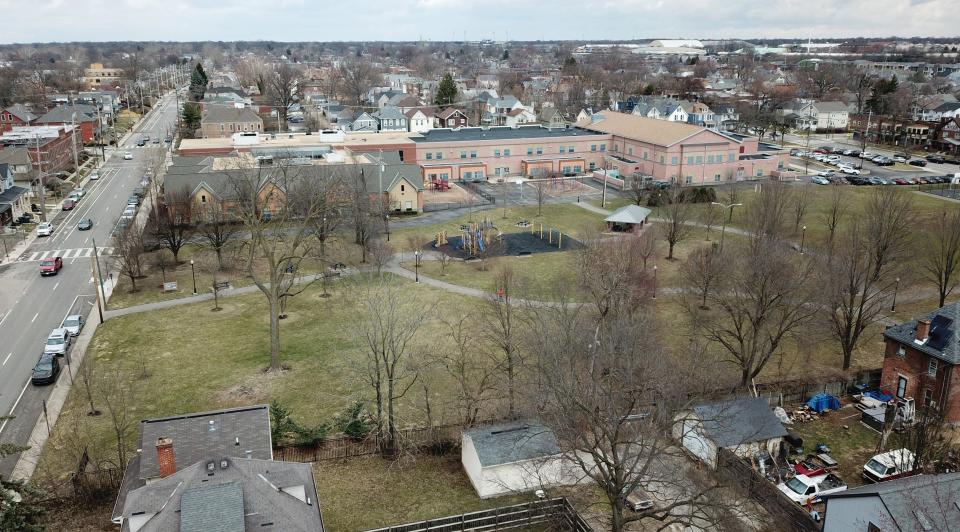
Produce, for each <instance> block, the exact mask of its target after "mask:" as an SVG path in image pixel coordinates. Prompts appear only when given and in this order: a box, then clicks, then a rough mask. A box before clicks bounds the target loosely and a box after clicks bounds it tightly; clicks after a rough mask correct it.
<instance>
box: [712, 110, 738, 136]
mask: <svg viewBox="0 0 960 532" xmlns="http://www.w3.org/2000/svg"><path fill="white" fill-rule="evenodd" d="M739 124H740V112H739V111H737V106H736V105H733V104H729V103H721V104H717V105H714V106H713V127H714V128H716V129H719V130H721V131H733V130H735V129H737V126H738V125H739Z"/></svg>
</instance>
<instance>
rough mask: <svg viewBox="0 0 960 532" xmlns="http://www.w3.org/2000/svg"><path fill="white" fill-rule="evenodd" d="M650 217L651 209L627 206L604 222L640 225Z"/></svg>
mask: <svg viewBox="0 0 960 532" xmlns="http://www.w3.org/2000/svg"><path fill="white" fill-rule="evenodd" d="M647 216H650V209H648V208H646V207H640V206H638V205H625V206H623V207H620V208H619V209H617V210H616V211H614V212H613V214H611V215H610V216H607V217H606V218H605V219H604V220H603V221H605V222H613V223H618V224H639V223H641V222H643V221H645V220H646V219H647Z"/></svg>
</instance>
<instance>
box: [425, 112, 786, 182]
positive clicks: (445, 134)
mask: <svg viewBox="0 0 960 532" xmlns="http://www.w3.org/2000/svg"><path fill="white" fill-rule="evenodd" d="M410 140H412V141H413V142H414V143H415V145H416V162H417V164H418V165H420V167H421V168H422V169H423V177H424V181H426V182H428V183H429V182H431V181H437V180H439V181H447V180H453V181H464V180H465V181H471V180H481V179H486V178H491V177H492V178H496V177H506V176H528V177H545V176H551V175H582V174H584V173H587V172H590V171H592V170H598V169H602V168H608V169H617V170H618V171H619V173H620V175H632V174H633V173H635V172H639V173H641V174H644V175H646V176H651V177H652V178H653V179H654V180H657V181H669V182H679V183H681V184H683V185H704V184H715V183H723V182H729V181H737V180H743V179H747V178H750V177H759V176H769V175H771V174H773V173H775V172H778V171H782V170H783V169H784V166H783V165H784V161H783V156H782V154H783V151H782V150H780V149H779V148H777V147H775V146H771V145H767V144H761V143H760V142H759V141H758V139H757V138H756V137H746V136H741V135H733V134H729V133H720V132H717V131H714V130H710V129H706V128H703V127H699V126H694V125H690V124H684V123H678V122H668V121H665V120H656V119H652V118H645V117H639V116H633V115H628V114H624V113H617V112H614V111H604V112H602V113H598V114H595V115H593V117H592V118H591V119H590V120H589V121H584V122H580V123H578V124H577V126H576V127H569V128H553V129H550V128H545V127H542V126H539V125H535V126H520V127H517V128H510V127H492V128H489V129H481V128H461V129H457V130H450V129H434V130H430V131H427V132H424V133H423V134H422V135H420V136H415V135H411V138H410Z"/></svg>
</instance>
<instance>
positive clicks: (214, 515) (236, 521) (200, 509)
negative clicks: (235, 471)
mask: <svg viewBox="0 0 960 532" xmlns="http://www.w3.org/2000/svg"><path fill="white" fill-rule="evenodd" d="M244 529H245V525H244V523H243V488H242V487H241V486H240V484H239V483H237V482H227V483H224V484H214V485H213V486H199V487H196V488H190V489H187V490H185V491H184V492H183V495H181V496H180V532H244Z"/></svg>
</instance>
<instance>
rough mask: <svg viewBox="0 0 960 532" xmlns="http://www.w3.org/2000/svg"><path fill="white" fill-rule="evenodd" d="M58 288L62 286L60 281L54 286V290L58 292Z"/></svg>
mask: <svg viewBox="0 0 960 532" xmlns="http://www.w3.org/2000/svg"><path fill="white" fill-rule="evenodd" d="M58 286H60V281H57V284H55V285H53V289H54V290H56V289H57V287H58Z"/></svg>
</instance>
